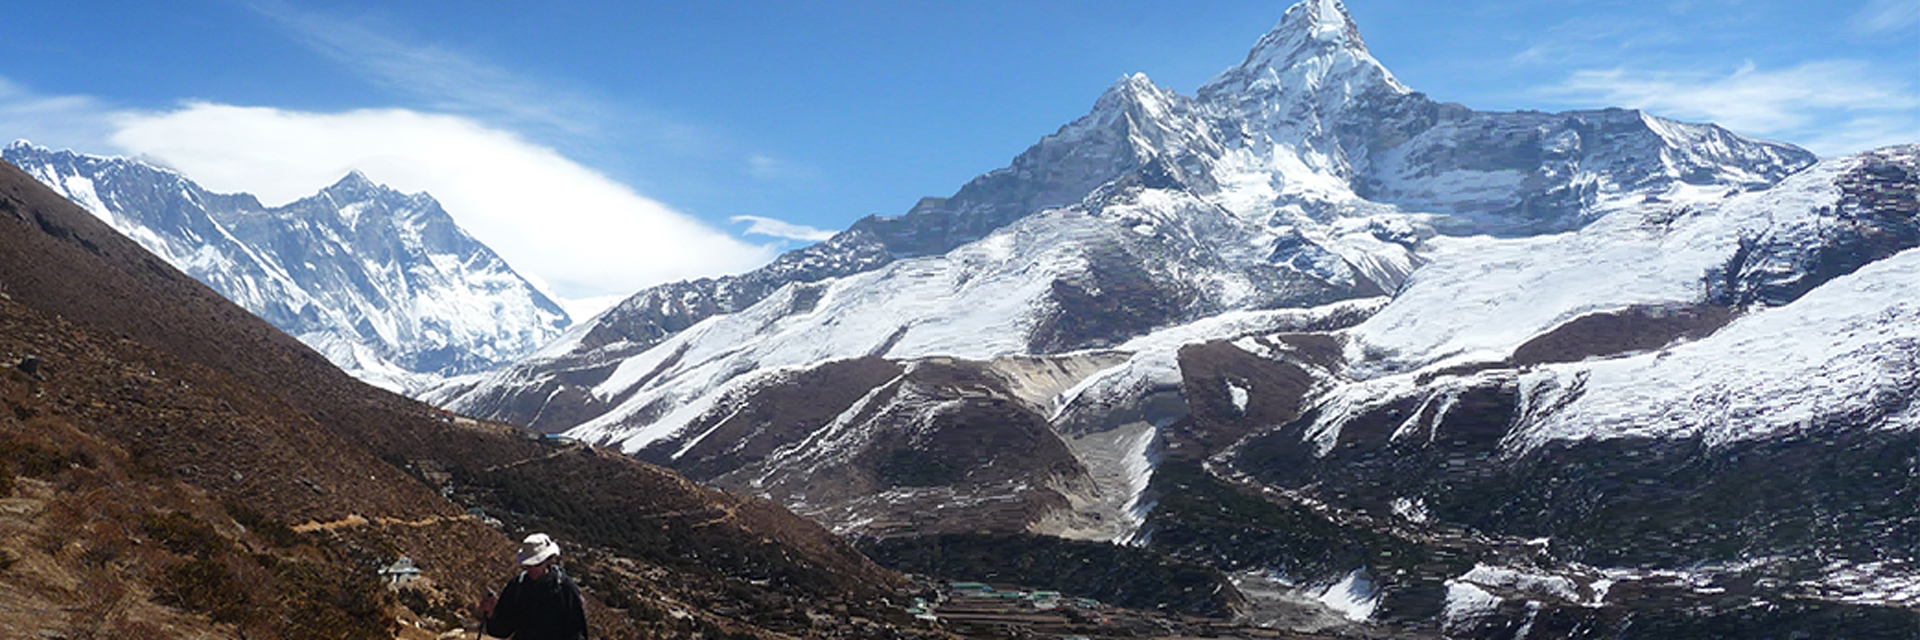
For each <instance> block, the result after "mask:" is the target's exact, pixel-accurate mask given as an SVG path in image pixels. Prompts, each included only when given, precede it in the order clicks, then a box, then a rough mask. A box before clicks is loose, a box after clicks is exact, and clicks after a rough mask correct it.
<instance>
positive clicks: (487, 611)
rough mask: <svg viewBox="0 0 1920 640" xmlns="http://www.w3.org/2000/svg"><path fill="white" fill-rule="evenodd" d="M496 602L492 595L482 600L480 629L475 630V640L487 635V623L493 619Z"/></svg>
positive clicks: (489, 594)
mask: <svg viewBox="0 0 1920 640" xmlns="http://www.w3.org/2000/svg"><path fill="white" fill-rule="evenodd" d="M495 602H497V601H496V600H494V599H493V594H492V593H488V594H487V595H486V596H485V597H482V598H480V609H481V611H480V628H478V629H474V630H473V640H480V636H481V635H484V634H485V633H486V631H487V621H488V620H492V619H493V605H494V603H495Z"/></svg>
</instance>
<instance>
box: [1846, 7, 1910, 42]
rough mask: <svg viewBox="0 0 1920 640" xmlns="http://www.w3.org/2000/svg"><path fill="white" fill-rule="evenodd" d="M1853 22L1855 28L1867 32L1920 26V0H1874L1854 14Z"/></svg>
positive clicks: (1888, 31) (1882, 31) (1872, 32)
mask: <svg viewBox="0 0 1920 640" xmlns="http://www.w3.org/2000/svg"><path fill="white" fill-rule="evenodd" d="M1852 22H1853V28H1854V29H1856V30H1859V31H1860V32H1862V33H1867V34H1880V33H1895V32H1900V31H1902V30H1905V29H1910V28H1913V27H1916V26H1920V0H1872V2H1868V3H1867V6H1866V7H1865V8H1863V9H1861V10H1860V12H1859V13H1856V14H1854V15H1853V21H1852ZM1907 35H1913V34H1912V33H1908V34H1907Z"/></svg>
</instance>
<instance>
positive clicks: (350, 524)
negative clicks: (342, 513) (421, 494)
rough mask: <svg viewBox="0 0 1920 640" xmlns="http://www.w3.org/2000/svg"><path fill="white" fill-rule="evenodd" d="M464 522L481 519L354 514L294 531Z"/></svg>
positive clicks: (297, 526) (302, 526) (308, 523)
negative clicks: (401, 517) (369, 518)
mask: <svg viewBox="0 0 1920 640" xmlns="http://www.w3.org/2000/svg"><path fill="white" fill-rule="evenodd" d="M462 520H479V518H476V517H474V516H473V515H471V514H464V513H463V514H460V515H457V516H432V517H428V518H421V519H419V520H401V519H399V518H375V519H372V520H368V519H367V518H366V516H362V515H360V514H357V513H354V514H348V515H347V517H345V518H341V519H339V520H334V521H332V522H319V521H314V522H306V523H302V524H297V525H294V526H293V530H294V531H297V532H300V533H313V532H315V531H338V530H340V529H357V528H360V527H365V526H369V525H375V524H377V525H380V526H383V527H431V526H435V525H439V524H444V523H448V522H457V521H462Z"/></svg>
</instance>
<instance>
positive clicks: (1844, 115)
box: [1541, 61, 1920, 155]
mask: <svg viewBox="0 0 1920 640" xmlns="http://www.w3.org/2000/svg"><path fill="white" fill-rule="evenodd" d="M1541 93H1542V94H1544V95H1547V96H1550V97H1554V98H1559V99H1563V100H1565V101H1569V102H1584V103H1587V104H1588V105H1591V104H1595V103H1597V104H1606V105H1616V106H1624V107H1631V108H1637V109H1645V110H1647V111H1650V112H1653V113H1657V114H1660V115H1663V116H1668V117H1675V118H1681V119H1699V120H1708V121H1712V122H1715V123H1717V124H1720V125H1722V126H1725V127H1727V128H1729V129H1732V130H1735V131H1739V132H1742V133H1747V134H1752V135H1760V136H1766V137H1773V138H1778V139H1783V140H1787V141H1789V142H1797V143H1800V144H1805V145H1808V147H1809V148H1810V149H1813V150H1814V151H1816V152H1819V153H1821V154H1826V155H1833V154H1841V153H1851V152H1855V151H1860V150H1864V149H1866V148H1870V147H1875V146H1881V145H1887V144H1902V143H1916V142H1920V139H1916V138H1915V137H1913V136H1914V135H1915V134H1916V133H1920V94H1916V93H1914V91H1913V89H1912V87H1910V86H1909V83H1908V82H1907V81H1906V80H1904V79H1899V78H1892V77H1886V76H1883V75H1880V74H1878V73H1875V72H1874V70H1873V69H1872V68H1871V67H1869V66H1868V65H1866V64H1863V63H1859V62H1852V61H1820V62H1809V63H1805V64H1801V65H1799V66H1796V67H1793V68H1791V69H1785V70H1780V71H1767V70H1761V69H1759V68H1757V67H1755V66H1754V65H1752V64H1748V65H1746V66H1744V67H1742V68H1740V69H1739V70H1737V71H1735V72H1733V73H1732V74H1731V75H1716V74H1703V73H1679V72H1648V71H1635V70H1627V69H1609V70H1584V71H1578V72H1575V73H1574V74H1573V75H1572V76H1570V77H1568V79H1567V80H1566V81H1565V82H1563V83H1561V84H1559V85H1557V86H1554V87H1549V88H1547V89H1545V90H1543V91H1542V92H1541Z"/></svg>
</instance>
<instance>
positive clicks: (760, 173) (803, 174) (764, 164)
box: [747, 154, 814, 180]
mask: <svg viewBox="0 0 1920 640" xmlns="http://www.w3.org/2000/svg"><path fill="white" fill-rule="evenodd" d="M747 175H750V176H753V178H754V179H756V180H804V179H809V178H812V177H814V171H813V170H812V169H811V168H809V167H806V166H802V165H798V164H794V163H792V162H788V161H786V160H781V159H779V158H775V157H772V156H768V155H764V154H754V155H752V156H750V157H748V158H747Z"/></svg>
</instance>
